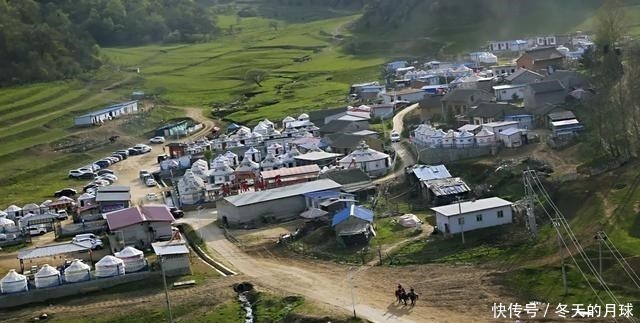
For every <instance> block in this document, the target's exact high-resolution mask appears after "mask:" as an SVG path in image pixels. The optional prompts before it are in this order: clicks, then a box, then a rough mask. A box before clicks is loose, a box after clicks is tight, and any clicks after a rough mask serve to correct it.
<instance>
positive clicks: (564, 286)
mask: <svg viewBox="0 0 640 323" xmlns="http://www.w3.org/2000/svg"><path fill="white" fill-rule="evenodd" d="M553 225H555V226H559V225H560V223H558V222H554V223H553ZM563 249H564V246H563V245H562V237H561V236H560V234H559V233H558V251H559V252H560V265H561V266H562V267H561V268H562V288H563V294H562V295H564V296H567V293H568V291H567V271H566V270H565V268H564V252H563Z"/></svg>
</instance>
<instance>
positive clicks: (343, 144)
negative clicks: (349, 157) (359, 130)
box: [327, 133, 384, 150]
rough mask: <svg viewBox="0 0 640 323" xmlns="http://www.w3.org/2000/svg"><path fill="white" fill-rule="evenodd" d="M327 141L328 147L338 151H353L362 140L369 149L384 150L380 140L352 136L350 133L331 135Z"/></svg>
mask: <svg viewBox="0 0 640 323" xmlns="http://www.w3.org/2000/svg"><path fill="white" fill-rule="evenodd" d="M327 139H328V141H329V146H331V147H333V148H339V149H355V148H357V147H358V145H360V142H362V141H363V140H364V142H366V143H367V145H369V147H371V148H373V149H375V150H383V148H384V147H383V142H382V140H380V139H377V138H373V137H370V136H361V135H354V134H351V133H332V134H330V135H327Z"/></svg>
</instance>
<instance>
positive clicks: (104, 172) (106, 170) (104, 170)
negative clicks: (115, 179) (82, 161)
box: [96, 169, 114, 176]
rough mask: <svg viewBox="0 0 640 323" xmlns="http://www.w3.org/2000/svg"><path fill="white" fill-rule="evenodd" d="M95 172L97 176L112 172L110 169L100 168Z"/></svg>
mask: <svg viewBox="0 0 640 323" xmlns="http://www.w3.org/2000/svg"><path fill="white" fill-rule="evenodd" d="M96 174H98V176H100V175H104V174H114V172H113V171H112V170H110V169H101V170H99V171H98V172H96Z"/></svg>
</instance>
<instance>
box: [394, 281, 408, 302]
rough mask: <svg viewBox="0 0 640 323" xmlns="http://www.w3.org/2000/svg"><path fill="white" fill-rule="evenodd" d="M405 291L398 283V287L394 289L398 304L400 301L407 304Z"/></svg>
mask: <svg viewBox="0 0 640 323" xmlns="http://www.w3.org/2000/svg"><path fill="white" fill-rule="evenodd" d="M407 298H408V296H407V292H406V291H405V290H404V288H403V287H402V285H398V289H396V300H397V301H398V304H399V303H400V302H402V303H403V304H404V305H407Z"/></svg>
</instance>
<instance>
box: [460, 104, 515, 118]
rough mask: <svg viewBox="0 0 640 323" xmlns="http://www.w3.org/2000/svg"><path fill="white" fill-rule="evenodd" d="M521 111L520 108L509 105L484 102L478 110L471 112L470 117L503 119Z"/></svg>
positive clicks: (479, 105)
mask: <svg viewBox="0 0 640 323" xmlns="http://www.w3.org/2000/svg"><path fill="white" fill-rule="evenodd" d="M519 110H520V108H518V107H516V106H515V105H513V104H509V103H493V102H482V103H480V104H478V106H477V107H476V108H474V109H471V110H469V113H468V116H469V117H471V118H473V117H483V118H502V117H503V116H504V115H505V114H507V113H510V112H515V111H519Z"/></svg>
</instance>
